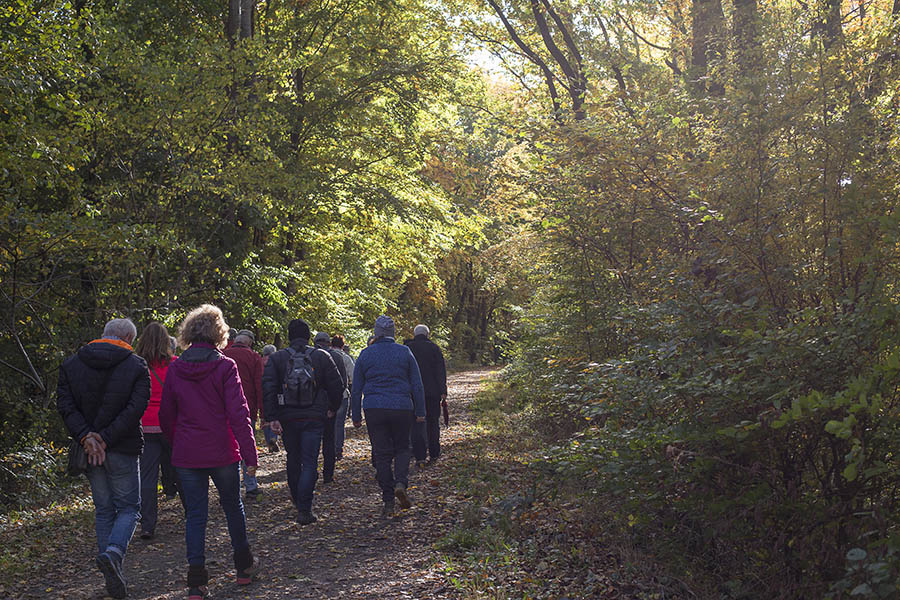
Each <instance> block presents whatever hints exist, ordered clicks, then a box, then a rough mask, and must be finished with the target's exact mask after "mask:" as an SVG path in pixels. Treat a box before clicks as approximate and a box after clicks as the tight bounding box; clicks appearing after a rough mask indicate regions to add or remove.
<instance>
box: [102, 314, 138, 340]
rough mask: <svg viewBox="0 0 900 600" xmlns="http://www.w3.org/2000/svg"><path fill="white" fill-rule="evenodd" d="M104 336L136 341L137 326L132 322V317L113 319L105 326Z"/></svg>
mask: <svg viewBox="0 0 900 600" xmlns="http://www.w3.org/2000/svg"><path fill="white" fill-rule="evenodd" d="M103 337H104V338H115V339H117V340H122V341H123V342H126V341H134V338H136V337H137V327H135V326H134V323H132V322H131V319H113V320H112V321H110V322H108V323H107V324H106V327H104V328H103Z"/></svg>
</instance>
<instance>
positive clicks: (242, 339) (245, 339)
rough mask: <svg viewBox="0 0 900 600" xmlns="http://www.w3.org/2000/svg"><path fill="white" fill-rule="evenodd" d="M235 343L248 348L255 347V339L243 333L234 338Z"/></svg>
mask: <svg viewBox="0 0 900 600" xmlns="http://www.w3.org/2000/svg"><path fill="white" fill-rule="evenodd" d="M234 343H235V344H244V345H247V346H252V345H253V338H252V337H250V336H249V335H246V334H243V333H239V334H237V337H236V338H234Z"/></svg>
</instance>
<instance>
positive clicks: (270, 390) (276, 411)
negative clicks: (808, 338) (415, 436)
mask: <svg viewBox="0 0 900 600" xmlns="http://www.w3.org/2000/svg"><path fill="white" fill-rule="evenodd" d="M309 335H310V330H309V325H308V324H307V323H306V321H304V320H303V319H294V320H293V321H291V322H290V324H289V325H288V339H289V340H290V347H289V348H285V349H284V350H279V351H278V352H276V353H275V354H272V355H271V356H270V357H269V361H268V362H267V363H266V368H265V371H263V381H262V388H263V409H264V412H265V415H266V418H267V419H269V424H270V426H271V427H272V431H273V432H275V433H277V434H281V441H282V443H283V445H284V449H285V451H286V452H287V477H288V487H289V488H290V490H291V500H293V502H294V506H296V507H297V511H298V513H299V516H298V518H297V521H298V522H299V523H300V524H301V525H309V524H310V523H313V522H315V521H316V515H315V514H313V512H312V501H313V492H315V489H316V479H317V478H318V477H319V473H318V471H317V470H316V467H317V462H318V460H319V447H320V446H321V445H322V434H323V433H324V430H325V422H326V420H327V419H329V418H333V417H334V415H335V413H336V412H337V410H338V408H340V406H341V396H342V394H343V390H344V383H343V381H342V380H341V374H340V372H339V371H338V368H337V365H335V364H334V360H332V358H331V355H330V354H328V352H326V351H324V350H321V349H318V348H311V347H310V346H309V345H308V344H309ZM289 375H290V378H288V376H289Z"/></svg>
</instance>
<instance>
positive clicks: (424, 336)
mask: <svg viewBox="0 0 900 600" xmlns="http://www.w3.org/2000/svg"><path fill="white" fill-rule="evenodd" d="M429 333H430V331H429V330H428V326H427V325H416V328H415V329H413V335H415V337H414V338H413V339H412V340H409V341H407V342H406V345H407V346H409V349H410V350H411V351H412V353H413V356H415V357H416V363H418V365H419V372H420V373H421V374H422V385H423V387H424V388H425V439H426V441H427V443H428V462H429V463H433V462H434V461H436V460H437V459H438V457H439V456H440V455H441V421H440V417H441V403H442V402H447V364H446V362H444V353H443V352H441V349H440V348H439V347H438V345H437V344H435V343H434V342H432V341H431V340H430V339H428V334H429ZM416 458H419V457H416Z"/></svg>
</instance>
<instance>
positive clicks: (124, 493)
mask: <svg viewBox="0 0 900 600" xmlns="http://www.w3.org/2000/svg"><path fill="white" fill-rule="evenodd" d="M395 333H396V330H395V325H394V321H393V320H392V319H391V318H390V317H388V316H386V315H382V316H380V317H378V319H377V320H376V321H375V326H374V329H373V335H372V336H371V337H370V338H369V340H368V346H367V347H366V348H364V349H363V350H362V352H360V354H359V356H358V357H357V359H356V360H355V361H354V360H353V358H352V357H351V356H350V353H349V348H347V347H346V344H345V343H344V338H343V337H342V336H340V335H335V336H333V337H332V336H329V335H328V334H327V333H325V332H318V333H317V334H316V335H315V337H314V338H313V345H310V337H311V334H312V331H311V330H310V327H309V324H308V323H306V321H304V320H302V319H294V320H293V321H291V322H290V323H289V325H288V339H289V346H288V347H287V348H284V349H281V350H278V349H277V348H275V346H273V345H267V346H265V348H264V349H263V355H262V356H261V355H259V354H257V353H256V352H255V351H254V350H253V348H252V346H253V344H254V343H255V335H254V333H253V332H252V331H250V330H246V329H245V330H240V331H234V330H231V329H230V328H229V327H228V325H227V324H226V322H225V319H224V316H223V314H222V311H221V310H220V309H219V308H218V307H216V306H213V305H210V304H204V305H201V306H199V307H197V308H195V309H194V310H192V311H191V312H189V313H188V315H187V316H186V317H185V319H184V321H183V322H182V323H181V325H180V327H179V331H178V338H177V340H176V339H175V338H173V337H170V336H169V334H168V332H167V331H166V329H165V327H164V326H163V325H162V324H160V323H156V322H154V323H150V324H148V325H147V326H146V327H145V328H144V330H143V331H142V332H141V336H140V337H138V335H137V328H136V327H135V325H134V323H133V322H132V321H131V320H129V319H113V320H111V321H109V322H108V323H107V324H106V326H105V328H104V330H103V334H102V336H101V337H100V338H98V339H96V340H93V341H91V342H89V343H87V344H85V345H84V346H82V347H81V348H80V349H79V350H78V352H77V353H76V354H75V355H73V356H72V357H70V358H69V359H67V360H66V361H65V362H64V363H63V365H62V366H61V368H60V374H59V384H58V388H57V408H58V410H59V412H60V414H61V415H62V418H63V420H64V422H65V425H66V427H67V429H68V430H69V433H70V434H71V436H72V438H73V440H74V441H75V444H74V447H75V448H76V449H77V446H78V444H80V446H81V448H83V450H84V453H85V454H86V455H87V462H88V466H87V468H86V475H87V478H88V480H89V482H90V486H91V494H92V497H93V501H94V508H95V529H96V535H97V549H98V554H97V558H96V564H97V567H98V568H99V569H100V571H101V573H102V574H103V576H104V579H105V582H106V590H107V592H108V593H109V595H111V596H112V597H113V598H124V597H126V595H127V582H126V579H125V576H124V569H123V563H124V559H125V553H126V550H127V548H128V545H129V543H130V541H131V538H132V536H133V535H134V532H135V529H136V527H137V524H138V523H140V525H141V534H140V536H141V538H143V539H147V540H150V539H153V537H154V536H155V528H156V524H157V514H158V483H159V482H160V475H161V479H162V488H163V493H165V494H166V496H168V497H175V496H176V495H178V496H180V499H181V503H182V505H183V507H184V515H185V519H184V523H185V546H186V554H187V562H188V571H187V587H188V598H189V600H199V599H201V598H203V597H204V596H206V594H207V584H208V581H209V573H208V571H207V569H206V556H205V545H206V525H207V521H208V513H209V495H208V494H209V492H208V490H209V480H210V479H211V480H212V482H213V484H214V485H215V487H216V489H217V491H218V495H219V502H220V504H221V506H222V509H223V511H224V513H225V520H226V524H227V527H228V533H229V536H230V538H231V545H232V549H233V551H234V555H233V559H234V567H235V571H236V581H237V583H238V585H247V584H250V583H251V582H252V581H253V580H254V579H255V578H256V575H257V574H258V573H259V570H260V565H259V560H258V558H257V557H255V556H254V555H253V552H252V551H251V549H250V540H249V538H248V534H247V519H246V515H245V512H244V504H243V501H242V499H241V493H240V490H241V477H242V474H243V485H244V488H245V496H244V498H245V499H246V500H249V501H252V500H255V499H256V498H257V497H258V496H259V494H260V488H259V484H258V482H257V480H256V470H257V466H258V463H259V457H258V454H257V447H256V435H255V429H256V423H257V419H258V418H259V421H260V424H261V426H262V428H263V430H264V435H265V440H266V445H267V446H268V448H269V450H270V451H271V452H278V451H280V448H279V446H278V441H277V440H278V437H279V436H280V437H281V442H282V445H283V447H284V450H285V451H286V455H287V459H286V460H287V480H288V487H289V489H290V493H291V500H292V501H293V503H294V506H295V507H296V509H297V522H298V523H299V524H300V525H308V524H310V523H313V522H315V521H316V515H315V514H314V513H313V510H312V505H313V495H314V492H315V487H316V481H317V479H318V470H317V466H318V459H319V449H320V448H321V449H322V456H323V482H324V483H330V482H332V481H334V470H335V461H336V460H339V459H340V458H341V457H342V456H343V446H344V424H345V420H346V416H347V414H348V412H349V414H350V415H351V420H352V423H353V426H354V427H361V426H362V420H363V411H364V413H365V420H366V427H367V431H368V434H369V440H370V442H371V447H372V463H373V465H374V467H375V477H376V480H377V482H378V486H379V488H380V490H381V497H382V501H383V504H382V509H381V513H380V514H381V516H382V517H383V518H389V517H391V516H392V515H394V514H395V504H398V505H399V506H400V507H401V508H403V509H406V508H409V507H410V506H411V503H410V499H409V494H408V493H407V487H408V483H409V463H410V461H411V460H412V456H413V455H414V457H415V460H416V463H417V465H418V466H419V467H424V466H425V465H427V464H428V463H431V462H434V461H435V460H437V459H438V457H439V456H440V452H441V450H440V414H441V410H442V409H443V411H444V415H445V418H446V407H447V405H446V401H447V373H446V366H445V362H444V357H443V354H442V353H441V350H440V348H439V347H438V346H437V345H436V344H435V343H434V342H432V341H431V340H430V339H429V333H430V332H429V329H428V327H427V326H425V325H417V326H416V327H415V329H414V338H413V339H412V340H407V341H406V343H405V344H399V343H396V341H395V338H396V336H395ZM135 340H137V341H136V343H135ZM132 344H134V347H132ZM179 347H180V348H181V349H183V351H182V353H181V354H180V355H178V356H177V357H176V350H177V348H179ZM410 447H412V455H411V450H410Z"/></svg>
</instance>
